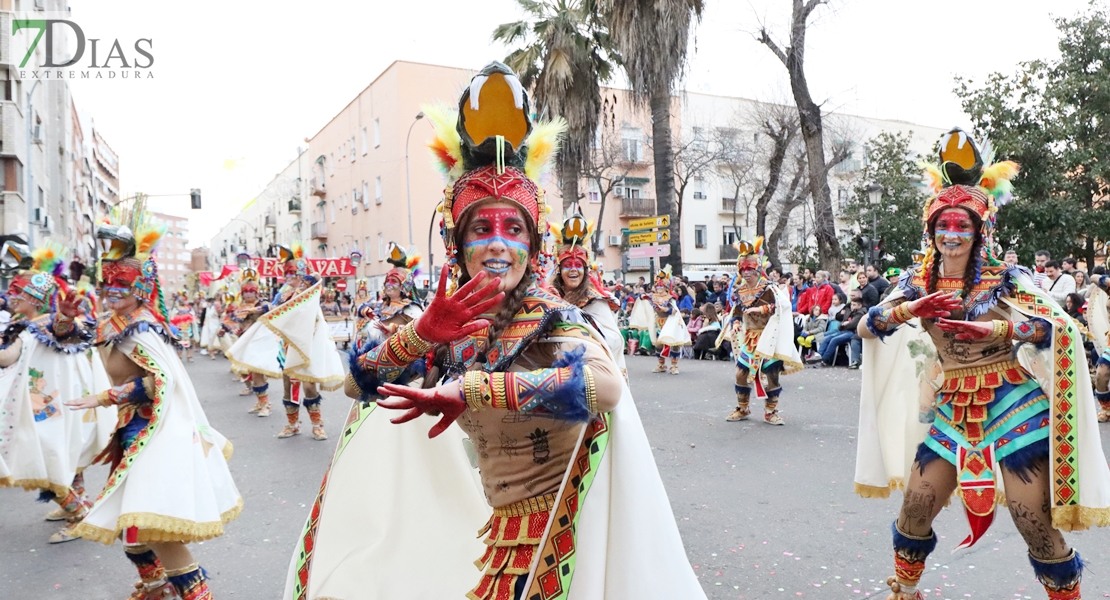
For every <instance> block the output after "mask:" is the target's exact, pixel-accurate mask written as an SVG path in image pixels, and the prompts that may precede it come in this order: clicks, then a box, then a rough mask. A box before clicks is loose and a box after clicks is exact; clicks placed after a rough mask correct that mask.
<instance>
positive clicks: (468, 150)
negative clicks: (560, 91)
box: [424, 61, 567, 280]
mask: <svg viewBox="0 0 1110 600" xmlns="http://www.w3.org/2000/svg"><path fill="white" fill-rule="evenodd" d="M424 114H425V115H427V116H428V117H429V121H430V122H431V123H432V128H433V130H434V132H435V138H434V139H433V140H432V142H431V143H430V144H429V147H430V148H431V150H432V154H433V156H434V158H435V161H436V164H437V165H438V167H439V170H440V171H441V172H442V173H444V175H445V177H446V179H447V188H446V189H445V190H444V193H443V203H442V204H440V206H439V208H438V209H437V210H438V211H439V212H440V214H442V215H443V221H442V222H441V224H440V232H441V233H442V235H443V240H444V245H445V246H446V247H447V260H448V263H449V264H451V265H452V266H453V267H454V268H453V270H452V278H453V279H454V280H457V278H458V275H459V266H458V261H457V254H458V249H457V248H456V247H455V242H454V230H455V226H456V223H458V222H459V220H460V218H461V217H462V216H463V214H464V213H465V212H466V211H467V210H468V209H469V208H470V207H472V206H474V204H475V203H477V202H479V201H481V200H485V199H487V198H495V199H498V200H504V201H509V202H512V203H514V204H516V205H518V206H519V207H520V208H521V209H523V210H524V213H525V214H527V215H528V216H529V217H530V218H531V220H532V223H533V224H534V225H535V227H536V231H538V232H540V234H541V235H543V234H544V233H545V232H546V231H547V213H548V212H549V209H548V207H547V204H546V202H545V201H544V195H543V191H542V190H541V189H540V187H539V180H540V178H541V177H542V176H543V175H544V173H545V172H546V171H547V169H548V168H549V165H550V163H551V161H552V159H553V158H554V156H555V154H556V152H557V151H558V147H559V136H560V135H561V134H562V133H563V132H564V131H565V130H566V127H567V125H566V121H565V120H563V119H561V118H556V119H553V120H552V121H549V122H546V123H538V124H535V125H533V123H532V119H531V107H530V105H529V101H528V93H527V92H526V91H525V90H524V87H523V86H522V85H521V83H520V80H519V79H518V78H517V76H516V74H515V73H513V72H512V70H511V69H509V68H508V67H507V66H505V65H504V64H502V63H499V62H496V61H494V62H491V63H490V64H488V65H486V67H485V68H483V69H482V70H481V71H479V72H478V74H477V75H475V76H474V78H473V79H472V80H471V82H470V85H469V86H467V88H466V89H465V90H463V93H462V96H461V97H460V98H459V103H458V110H457V111H456V112H454V113H453V114H452V112H451V111H450V110H449V109H447V108H445V107H443V106H425V107H424ZM543 250H544V249H543V248H534V249H533V255H534V256H536V257H537V260H536V261H535V264H533V265H532V266H533V271H540V270H542V268H543V263H545V262H547V261H548V260H549V256H548V255H547V253H546V252H544V251H543ZM541 256H542V257H543V258H542V259H541V258H540V257H541Z"/></svg>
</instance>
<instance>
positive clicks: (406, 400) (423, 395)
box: [378, 381, 466, 438]
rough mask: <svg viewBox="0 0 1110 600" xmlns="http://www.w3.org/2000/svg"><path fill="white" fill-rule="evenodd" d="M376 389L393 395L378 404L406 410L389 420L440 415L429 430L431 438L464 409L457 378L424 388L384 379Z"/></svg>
mask: <svg viewBox="0 0 1110 600" xmlns="http://www.w3.org/2000/svg"><path fill="white" fill-rule="evenodd" d="M378 393H379V394H382V395H383V396H393V397H392V398H383V399H381V400H378V406H380V407H382V408H388V409H390V410H404V411H406V412H405V414H403V415H401V416H399V417H397V418H394V419H390V420H389V422H390V423H393V424H395V425H399V424H401V423H408V422H409V421H411V420H413V419H415V418H416V417H419V416H420V415H431V416H433V417H437V416H440V415H442V416H443V418H441V419H440V420H439V422H438V423H436V424H435V425H433V426H432V429H431V430H430V431H428V437H430V438H434V437H435V436H437V435H439V434H441V433H443V432H444V431H447V428H448V427H450V426H451V423H454V422H455V419H458V418H459V415H461V414H462V413H463V411H464V410H466V402H465V401H463V399H462V398H461V396H460V395H459V382H458V381H452V382H451V383H448V384H445V385H439V386H436V387H434V388H431V389H426V390H422V389H417V388H412V387H409V386H407V385H395V384H392V383H387V384H384V385H382V386H381V387H379V388H378Z"/></svg>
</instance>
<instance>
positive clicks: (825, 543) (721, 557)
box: [0, 357, 1110, 600]
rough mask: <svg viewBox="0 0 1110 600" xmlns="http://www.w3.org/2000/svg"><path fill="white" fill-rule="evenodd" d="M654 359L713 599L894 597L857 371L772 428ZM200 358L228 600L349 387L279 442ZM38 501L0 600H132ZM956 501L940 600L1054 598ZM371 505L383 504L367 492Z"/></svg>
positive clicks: (1088, 547) (707, 367)
mask: <svg viewBox="0 0 1110 600" xmlns="http://www.w3.org/2000/svg"><path fill="white" fill-rule="evenodd" d="M654 362H655V361H654V359H650V358H640V357H636V358H631V359H630V360H629V372H630V374H631V377H632V381H633V384H632V385H633V393H634V395H635V397H636V400H637V405H638V407H639V410H640V413H641V415H642V417H643V421H644V426H645V427H646V428H647V433H648V437H649V438H650V440H651V443H652V447H653V448H654V451H655V459H656V461H657V463H658V465H659V469H660V471H661V473H662V476H663V481H664V483H665V484H666V486H667V490H668V492H669V494H670V500H671V504H672V506H673V507H674V513H675V517H676V518H677V519H678V524H679V528H680V530H681V532H682V536H683V539H684V541H685V543H686V550H687V553H688V554H689V556H690V560H691V563H692V564H693V565H694V566H695V569H696V572H697V573H698V575H699V577H700V578H701V581H702V584H703V586H704V588H705V590H706V593H707V595H708V596H709V598H711V599H713V600H718V599H726V598H729V599H732V598H749V599H765V598H772V599H773V598H795V597H803V598H821V599H852V598H863V597H868V596H876V595H878V596H879V597H881V598H885V595H884V594H882V592H881V590H882V589H883V586H882V585H881V582H882V580H884V579H885V578H886V577H887V576H888V575H891V574H892V559H891V551H890V523H891V521H892V520H893V518H894V516H895V513H896V511H897V508H898V503H899V501H900V494H898V493H896V494H894V496H892V498H890V499H889V500H885V501H880V500H863V499H860V498H858V497H856V496H855V495H854V494H853V492H852V472H853V464H854V460H855V430H856V421H857V405H858V390H859V373H858V372H855V371H848V370H844V369H827V370H822V369H807V370H806V371H804V372H802V373H798V374H795V375H792V376H790V377H787V378H785V379H784V382H785V383H786V386H785V387H786V390H785V393H784V395H783V396H784V397H783V401H782V404H781V405H780V408H781V410H782V413H783V417H784V418H785V419H786V421H787V426H786V427H781V428H775V427H770V426H766V425H764V424H762V423H760V422H756V421H751V422H744V423H726V422H725V421H724V416H725V415H726V414H727V413H728V412H729V411H730V410H731V408H732V405H733V402H732V367H731V366H730V365H729V364H728V363H724V362H694V361H683V362H682V363H681V369H682V373H681V374H680V375H677V376H673V375H667V374H652V373H650V372H649V371H650V370H651V368H652V367H653V366H654ZM188 368H189V371H190V373H191V374H192V376H193V382H194V384H195V385H196V387H197V391H198V394H199V395H200V398H201V402H202V403H203V404H204V407H205V410H206V411H207V413H208V418H209V420H210V421H211V422H212V424H213V426H215V427H216V428H217V429H219V430H220V431H221V432H222V433H224V434H225V435H226V436H227V437H228V438H229V439H231V440H232V442H233V443H234V444H235V456H234V458H233V459H232V461H231V468H232V472H233V474H234V476H235V480H236V483H237V485H238V486H239V489H240V491H241V492H242V494H243V497H244V502H245V509H244V511H243V515H242V517H240V518H239V520H237V521H235V522H233V523H232V524H231V525H230V526H229V527H228V530H227V534H226V535H225V536H223V537H221V538H218V539H215V540H212V541H209V542H206V543H204V544H196V545H194V546H193V547H192V548H193V552H194V553H195V555H196V556H197V558H198V559H199V560H200V562H201V564H202V565H203V566H204V567H205V568H206V569H208V571H209V573H210V574H211V576H212V581H211V586H212V590H213V593H214V595H215V596H216V597H217V598H229V597H236V598H251V599H253V598H259V599H271V598H278V597H280V593H281V590H282V587H283V583H284V578H285V572H286V568H287V566H288V563H289V558H290V556H291V553H292V551H293V544H294V541H295V539H296V538H297V536H298V535H299V533H300V531H301V527H302V525H303V523H304V518H305V516H306V512H307V508H306V506H308V505H309V503H310V502H311V500H312V498H313V496H314V495H315V493H316V491H317V487H318V485H319V482H320V477H321V476H322V474H323V469H324V467H325V465H326V463H327V461H328V458H329V457H330V455H331V452H332V449H333V445H334V438H335V437H336V436H337V434H338V427H339V425H340V424H341V421H342V419H343V417H344V416H345V414H346V407H347V399H346V398H345V397H343V396H342V394H340V393H332V394H327V395H326V396H325V401H324V414H325V418H326V419H327V424H328V431H329V433H330V434H331V435H332V438H333V440H330V441H327V442H316V441H313V440H312V438H311V436H309V435H305V434H302V435H300V436H297V437H295V438H292V439H289V440H278V439H276V438H275V437H274V436H275V435H276V434H277V432H278V431H279V430H280V429H281V427H282V425H283V423H284V417H283V416H282V415H281V414H280V407H279V409H278V410H277V411H276V412H275V414H274V416H272V417H270V418H268V419H260V418H257V417H255V416H253V415H248V414H247V412H246V411H247V409H248V408H249V407H250V405H251V404H252V402H253V400H252V399H251V398H241V397H239V396H238V395H237V393H238V391H239V389H240V385H239V384H237V383H235V382H233V380H232V378H231V375H230V374H229V373H228V371H227V363H226V362H225V361H223V360H217V361H210V360H209V359H208V358H206V357H199V358H198V361H197V362H196V363H194V364H191V365H189V367H188ZM275 395H276V396H277V397H280V392H278V393H277V394H275ZM302 419H303V420H307V418H306V417H304V416H302ZM1101 429H1102V433H1103V436H1104V440H1103V447H1104V449H1106V448H1110V443H1107V440H1108V439H1110V428H1107V427H1106V426H1102V428H1101ZM378 458H380V457H366V460H376V459H378ZM105 476H106V469H105V468H104V467H96V468H94V469H92V470H90V473H89V476H88V488H89V489H90V490H98V489H99V487H100V485H101V484H102V483H103V481H104V478H105ZM34 498H35V496H34V495H33V494H31V493H27V492H22V491H19V490H10V489H5V490H0V506H3V507H4V510H3V511H2V513H0V590H3V592H2V593H0V597H3V598H19V599H23V598H73V599H78V598H80V599H116V598H119V599H121V598H124V597H125V596H126V595H127V594H128V593H129V591H130V588H131V583H132V582H133V581H134V580H135V579H136V577H135V571H134V569H133V568H132V567H131V566H130V564H129V563H128V562H127V560H126V559H125V558H124V557H123V550H122V548H121V547H120V546H119V545H118V544H117V545H115V546H112V547H104V546H100V545H98V544H94V543H91V542H87V541H83V540H81V541H74V542H70V543H67V544H62V545H58V546H51V545H49V544H47V543H46V538H47V537H48V536H49V535H50V534H51V533H52V532H53V531H54V530H55V529H56V527H55V524H53V523H46V522H44V521H42V515H43V514H44V513H46V512H47V511H48V510H50V508H51V507H52V505H51V506H47V505H44V504H37V503H35V502H34ZM957 508H958V507H956V506H952V507H949V508H948V509H947V510H946V511H945V512H944V513H943V514H942V516H941V517H940V519H939V520H938V522H937V531H938V534H940V536H941V540H940V545H939V546H938V548H937V551H936V552H935V553H934V555H933V556H932V557H931V559H930V565H931V566H932V567H935V569H934V570H932V571H930V572H927V573H926V575H925V578H924V580H923V587H924V588H925V589H927V590H930V591H929V593H928V597H929V598H946V599H951V600H958V599H964V598H977V599H984V600H986V599H992V600H993V599H1000V598H1044V597H1045V596H1044V592H1043V591H1042V589H1041V587H1040V585H1039V584H1037V583H1036V581H1035V580H1034V579H1033V577H1032V573H1031V569H1030V567H1029V563H1028V561H1027V560H1026V558H1025V546H1024V543H1023V542H1022V540H1021V538H1020V536H1019V535H1018V534H1017V532H1016V530H1015V529H1014V527H1013V524H1012V523H1011V521H1010V518H1009V516H1008V513H1006V512H1005V511H1001V512H1000V513H999V515H998V517H997V519H996V521H995V524H994V527H993V528H992V529H991V531H990V533H989V534H988V535H987V536H986V537H985V538H984V539H983V540H982V541H980V542H979V544H978V545H977V546H976V547H975V548H973V549H971V550H970V551H965V552H961V553H959V554H956V555H953V554H951V553H950V551H951V549H952V548H953V547H954V546H955V545H956V544H957V543H958V542H959V540H961V539H963V536H964V535H965V534H966V523H965V521H964V518H963V516H962V514H961V512H960V511H958V510H957ZM366 510H373V498H367V499H366ZM645 525H646V526H649V525H650V524H645ZM1108 533H1110V532H1107V531H1105V530H1104V531H1095V532H1086V533H1078V534H1069V535H1068V539H1069V540H1070V541H1071V542H1072V543H1073V544H1074V545H1075V547H1077V548H1078V549H1079V550H1080V551H1081V552H1082V554H1083V556H1084V558H1085V559H1086V560H1087V561H1088V563H1089V564H1090V565H1091V568H1090V569H1089V570H1088V572H1087V575H1086V577H1085V580H1084V586H1083V587H1084V591H1085V592H1086V594H1085V596H1084V597H1087V598H1095V597H1098V598H1102V597H1110V594H1108V593H1107V592H1110V543H1108V541H1107V540H1108V539H1110V538H1108V537H1107V535H1108ZM466 560H470V557H466ZM431 575H433V576H434V574H431ZM475 577H476V578H477V571H475ZM614 600H623V599H614Z"/></svg>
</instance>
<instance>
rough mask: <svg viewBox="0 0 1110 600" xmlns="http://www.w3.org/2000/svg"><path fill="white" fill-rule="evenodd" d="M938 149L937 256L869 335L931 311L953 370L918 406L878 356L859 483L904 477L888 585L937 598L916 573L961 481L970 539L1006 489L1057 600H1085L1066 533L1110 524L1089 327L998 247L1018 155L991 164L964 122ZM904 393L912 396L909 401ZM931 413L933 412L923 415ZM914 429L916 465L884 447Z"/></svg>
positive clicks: (937, 339) (931, 232)
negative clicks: (1085, 330)
mask: <svg viewBox="0 0 1110 600" xmlns="http://www.w3.org/2000/svg"><path fill="white" fill-rule="evenodd" d="M940 148H941V151H940V161H941V164H940V167H939V168H938V167H935V166H929V167H928V168H927V176H928V178H929V179H930V181H931V187H932V188H933V191H934V192H935V195H934V196H932V197H931V198H930V199H929V202H928V203H927V204H926V206H925V211H924V219H923V221H924V226H925V234H926V236H927V238H926V239H927V240H928V251H927V254H926V257H925V260H924V263H923V264H922V265H921V267H920V268H913V269H909V270H908V271H907V272H906V273H904V274H903V275H902V277H901V279H900V281H899V283H898V289H897V290H896V291H895V292H894V293H892V294H891V295H890V296H889V297H888V298H887V299H886V300H885V301H884V302H883V303H882V304H880V305H879V306H876V307H874V308H872V309H871V310H870V312H869V314H868V317H867V319H866V320H865V321H864V322H863V323H861V325H860V327H859V334H860V335H861V336H863V337H865V338H875V337H879V338H883V337H885V336H888V335H891V334H893V333H894V332H895V331H896V330H898V328H899V326H900V325H902V324H903V323H906V322H907V321H909V320H911V319H915V318H916V319H918V320H919V322H920V325H921V328H922V329H923V330H924V331H925V332H926V333H927V334H928V335H929V337H930V338H931V339H932V342H933V344H934V345H935V347H936V353H937V356H938V360H939V363H940V367H941V369H942V371H943V379H944V383H943V385H942V387H941V388H940V392H939V393H938V394H937V395H936V396H935V402H934V403H933V405H932V406H930V407H929V408H930V412H929V413H927V415H923V416H924V418H920V419H919V410H918V407H917V405H916V404H917V402H916V398H913V397H910V398H908V399H905V398H906V397H905V395H904V394H899V393H897V389H896V388H897V387H899V386H900V385H902V384H901V383H897V382H892V381H890V380H889V379H888V371H889V370H891V369H889V365H885V366H886V367H888V368H884V369H883V370H882V371H880V372H876V370H875V369H874V367H873V366H872V363H873V361H872V360H871V359H870V358H865V361H864V387H863V390H864V393H863V394H862V395H861V412H860V422H861V426H860V437H859V450H858V454H857V465H856V490H857V492H859V493H860V494H862V495H864V496H882V497H885V496H887V495H888V494H889V492H890V489H892V487H895V486H897V485H899V484H903V485H904V486H905V498H904V500H903V504H902V510H901V512H900V513H899V516H898V519H897V520H896V521H895V522H894V524H893V525H892V532H893V536H894V563H895V575H894V576H893V577H891V578H890V579H888V580H887V583H888V584H889V585H890V586H891V590H892V594H891V595H890V598H892V599H896V600H903V599H919V598H923V597H924V595H923V594H922V593H921V592H920V591H918V588H917V586H918V583H919V581H920V579H921V576H922V573H923V572H924V570H925V561H926V558H927V557H928V555H929V554H930V553H931V552H932V551H933V549H934V548H935V547H936V544H937V536H936V533H935V532H934V531H933V527H932V523H933V520H934V518H935V517H936V515H937V514H938V513H939V512H940V510H941V508H942V507H943V506H944V505H945V504H946V502H947V500H948V498H949V496H951V495H952V493H953V492H956V493H957V494H958V496H959V498H960V500H961V501H962V502H963V505H964V510H965V513H966V515H967V519H968V523H969V525H970V527H971V533H970V535H969V536H968V537H967V538H966V539H965V540H964V541H963V542H962V543H961V544H960V545H959V546H957V548H966V547H969V546H971V545H973V544H974V543H975V542H976V541H978V540H979V539H980V538H981V537H982V535H983V534H984V533H985V532H986V531H987V529H988V528H989V527H990V525H991V522H992V521H993V518H994V510H995V504H996V503H1003V502H1005V503H1007V504H1008V506H1009V508H1010V513H1011V515H1012V516H1013V520H1014V524H1015V525H1016V526H1017V529H1018V531H1019V532H1020V533H1021V535H1022V537H1024V538H1025V541H1026V544H1027V545H1028V547H1029V561H1030V563H1032V566H1033V572H1034V574H1035V575H1036V577H1037V579H1038V580H1039V581H1040V582H1041V584H1043V585H1044V588H1045V591H1046V592H1047V594H1048V597H1049V598H1051V599H1053V600H1064V599H1066V600H1075V599H1078V598H1080V589H1079V588H1080V577H1081V573H1082V566H1083V563H1082V561H1081V560H1080V557H1079V554H1078V553H1077V552H1076V551H1075V550H1074V549H1072V548H1071V547H1070V546H1069V545H1068V543H1067V542H1066V541H1065V540H1064V537H1063V535H1062V534H1061V531H1071V530H1074V529H1086V528H1087V527H1090V526H1093V525H1106V524H1108V523H1110V469H1108V468H1107V464H1106V458H1105V457H1104V456H1103V454H1102V447H1101V444H1100V441H1099V434H1098V427H1097V425H1096V423H1095V420H1094V418H1093V416H1094V413H1095V403H1094V399H1093V398H1092V396H1091V393H1090V389H1091V387H1090V383H1089V375H1088V371H1087V359H1086V357H1085V356H1084V352H1083V347H1082V337H1081V336H1080V335H1079V333H1078V329H1077V326H1076V323H1075V322H1074V321H1073V320H1072V319H1071V318H1070V317H1069V316H1068V315H1067V313H1066V312H1065V311H1064V310H1063V309H1062V308H1060V306H1059V305H1058V304H1056V302H1054V301H1053V300H1052V299H1051V298H1050V297H1049V296H1047V295H1046V294H1045V293H1044V292H1042V291H1041V290H1039V289H1038V288H1037V287H1036V286H1035V285H1034V284H1033V282H1032V279H1031V278H1030V275H1029V273H1028V271H1025V270H1024V269H1022V268H1020V267H1016V266H1011V265H1008V264H1005V263H1002V262H1000V261H999V260H998V259H997V257H996V256H995V255H994V254H993V252H991V248H993V247H994V244H993V243H992V242H993V240H992V236H993V231H994V227H995V214H996V212H997V207H998V206H1000V205H1002V204H1004V203H1005V202H1006V201H1008V200H1009V198H1010V190H1011V185H1010V181H1009V180H1010V179H1011V178H1012V177H1013V176H1014V175H1015V174H1016V173H1017V168H1018V167H1017V165H1016V164H1014V163H1012V162H1008V161H1006V162H1000V163H993V153H992V152H991V151H990V150H989V147H987V148H985V149H983V150H980V147H979V145H978V144H976V142H975V141H974V140H973V139H971V137H970V136H968V135H967V134H966V133H964V132H963V131H960V130H958V129H955V130H952V131H951V132H949V133H948V134H946V135H945V136H944V137H943V138H942V140H941V145H940ZM1015 344H1018V345H1019V348H1018V349H1017V351H1015ZM886 351H887V350H886V347H885V346H883V345H880V344H879V343H878V342H877V340H873V339H868V340H866V341H865V348H864V352H865V357H867V356H876V355H880V354H882V353H884V352H886ZM1015 355H1016V357H1017V359H1015ZM875 364H881V361H875ZM884 381H885V382H887V383H886V384H885V385H884V384H883V382H884ZM903 402H905V403H907V404H909V403H912V404H913V406H905V407H900V406H897V405H898V404H901V403H903ZM900 416H902V418H901V419H899V417H900ZM919 420H921V421H926V422H925V423H923V424H922V425H921V426H917V425H916V423H915V422H916V421H919ZM907 432H913V433H915V434H917V435H920V436H921V437H923V438H924V442H923V443H921V444H920V445H919V446H918V447H917V451H916V456H914V457H912V461H913V466H912V468H910V469H909V470H908V477H904V473H903V470H904V469H905V466H906V465H907V464H908V463H909V462H910V460H911V456H910V455H911V453H912V452H911V451H909V450H904V451H903V452H905V454H906V456H887V455H885V454H884V451H885V452H886V454H890V453H891V452H895V453H896V452H897V451H898V450H896V449H902V448H907V447H912V444H914V443H916V442H917V441H919V440H920V439H921V437H918V438H917V439H914V440H910V443H909V444H907V443H904V442H903V441H902V439H903V437H905V436H907V435H908V433H907ZM1003 492H1004V496H1003ZM1003 497H1004V498H1005V499H1004V500H1003Z"/></svg>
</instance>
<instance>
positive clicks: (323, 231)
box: [312, 221, 328, 240]
mask: <svg viewBox="0 0 1110 600" xmlns="http://www.w3.org/2000/svg"><path fill="white" fill-rule="evenodd" d="M312 239H314V240H326V239H328V224H327V223H325V222H323V221H316V222H315V223H313V224H312Z"/></svg>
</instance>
